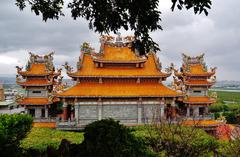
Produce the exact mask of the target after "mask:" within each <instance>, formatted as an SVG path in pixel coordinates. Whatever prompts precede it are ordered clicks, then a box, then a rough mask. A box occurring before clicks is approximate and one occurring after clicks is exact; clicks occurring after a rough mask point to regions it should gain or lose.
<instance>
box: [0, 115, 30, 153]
mask: <svg viewBox="0 0 240 157" xmlns="http://www.w3.org/2000/svg"><path fill="white" fill-rule="evenodd" d="M31 126H32V118H31V116H29V115H23V114H13V115H7V114H3V115H0V156H11V157H12V156H18V155H19V153H20V149H19V143H20V140H21V139H23V138H24V137H25V136H26V135H27V133H28V131H29V130H30V129H31Z"/></svg>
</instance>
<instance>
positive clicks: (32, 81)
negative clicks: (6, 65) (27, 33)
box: [16, 52, 61, 120]
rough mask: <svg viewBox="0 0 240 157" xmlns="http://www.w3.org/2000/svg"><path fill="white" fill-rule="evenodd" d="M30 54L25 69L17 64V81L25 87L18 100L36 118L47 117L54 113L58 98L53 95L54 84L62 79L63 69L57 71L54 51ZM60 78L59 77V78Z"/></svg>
mask: <svg viewBox="0 0 240 157" xmlns="http://www.w3.org/2000/svg"><path fill="white" fill-rule="evenodd" d="M29 54H30V59H29V61H28V63H27V65H26V68H25V71H23V70H22V69H23V68H22V67H19V66H17V67H16V68H17V73H18V75H17V76H16V82H17V84H19V85H20V86H22V88H23V89H25V94H24V95H17V96H16V102H17V103H18V104H19V105H20V106H22V107H24V108H25V112H26V113H28V114H30V115H32V116H33V117H34V118H35V120H37V119H47V118H49V116H51V114H52V113H54V110H56V108H54V106H53V104H54V103H55V102H56V101H57V98H55V97H54V96H53V93H52V92H53V90H54V86H55V85H56V84H58V83H59V81H60V80H61V77H59V76H60V75H61V69H59V70H57V71H55V68H54V65H53V53H49V54H47V55H42V56H41V55H35V54H33V53H31V52H30V53H29ZM58 78H59V79H58Z"/></svg>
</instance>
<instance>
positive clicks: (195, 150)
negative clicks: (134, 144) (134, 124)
mask: <svg viewBox="0 0 240 157" xmlns="http://www.w3.org/2000/svg"><path fill="white" fill-rule="evenodd" d="M137 132H138V133H137V135H140V134H142V133H143V132H141V131H140V130H139V131H137ZM143 135H146V140H148V142H149V145H150V146H151V147H152V149H153V151H154V152H155V153H157V154H158V156H171V157H173V156H174V157H183V156H184V157H185V156H194V157H203V156H211V155H212V154H213V151H215V150H216V149H217V147H218V143H217V141H216V140H215V139H214V137H212V136H210V135H208V134H207V133H206V132H205V131H203V130H201V129H197V128H193V127H187V126H182V125H180V124H176V125H174V124H159V125H156V126H154V125H153V126H149V128H148V134H143Z"/></svg>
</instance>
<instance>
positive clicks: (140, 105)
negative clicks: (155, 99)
mask: <svg viewBox="0 0 240 157" xmlns="http://www.w3.org/2000/svg"><path fill="white" fill-rule="evenodd" d="M137 108H138V114H137V115H138V120H137V122H138V124H141V123H142V101H141V100H139V103H138V106H137Z"/></svg>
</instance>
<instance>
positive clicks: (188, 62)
mask: <svg viewBox="0 0 240 157" xmlns="http://www.w3.org/2000/svg"><path fill="white" fill-rule="evenodd" d="M203 57H204V54H202V55H200V56H196V57H190V56H187V55H185V54H183V64H182V67H181V68H180V71H177V70H174V74H175V76H176V77H174V84H173V85H174V87H175V89H177V90H181V91H182V92H183V93H185V96H184V97H183V98H179V99H178V100H179V101H180V103H179V104H180V105H179V107H180V108H181V111H182V114H184V115H186V117H199V116H202V117H203V116H207V115H208V114H209V113H208V107H209V105H211V104H213V103H214V102H215V100H216V99H215V97H216V96H214V95H212V96H211V97H210V96H209V94H208V89H209V88H210V87H211V86H212V85H213V84H214V83H215V82H216V76H215V70H216V68H211V70H210V71H209V70H208V68H207V66H206V63H205V62H204V58H203ZM181 104H182V106H181Z"/></svg>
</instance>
